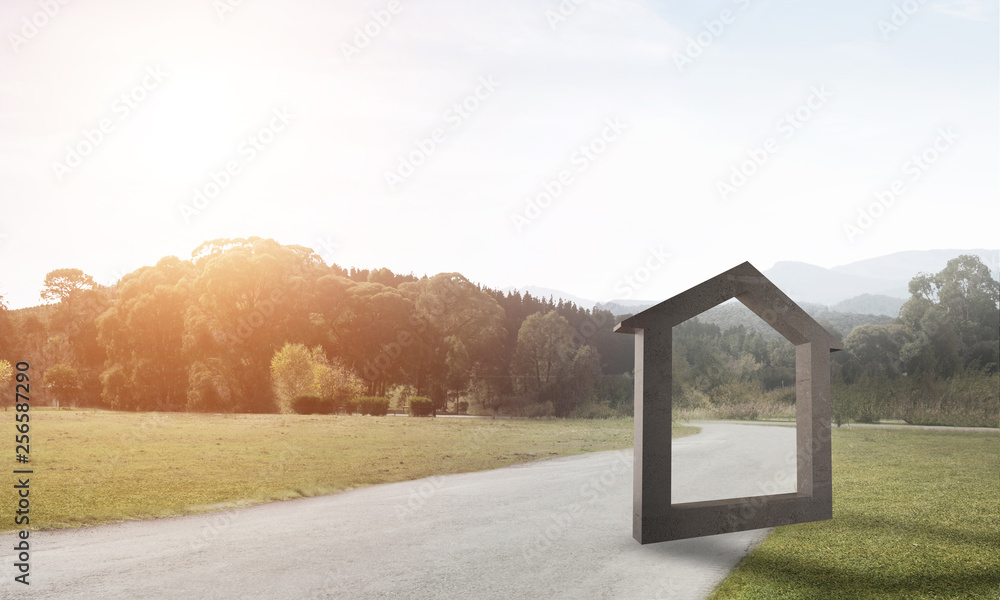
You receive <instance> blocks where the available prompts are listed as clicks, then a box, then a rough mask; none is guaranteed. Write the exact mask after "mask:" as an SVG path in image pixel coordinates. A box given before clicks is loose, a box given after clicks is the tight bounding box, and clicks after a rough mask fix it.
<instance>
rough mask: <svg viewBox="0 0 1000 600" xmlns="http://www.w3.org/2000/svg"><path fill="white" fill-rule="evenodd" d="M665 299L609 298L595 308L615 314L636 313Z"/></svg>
mask: <svg viewBox="0 0 1000 600" xmlns="http://www.w3.org/2000/svg"><path fill="white" fill-rule="evenodd" d="M662 301H663V300H609V301H608V302H598V303H597V305H596V306H595V307H594V308H599V309H601V310H607V311H611V314H613V315H629V314H631V315H634V314H635V313H638V312H642V311H644V310H646V309H647V308H649V307H650V306H654V305H656V304H659V303H660V302H662Z"/></svg>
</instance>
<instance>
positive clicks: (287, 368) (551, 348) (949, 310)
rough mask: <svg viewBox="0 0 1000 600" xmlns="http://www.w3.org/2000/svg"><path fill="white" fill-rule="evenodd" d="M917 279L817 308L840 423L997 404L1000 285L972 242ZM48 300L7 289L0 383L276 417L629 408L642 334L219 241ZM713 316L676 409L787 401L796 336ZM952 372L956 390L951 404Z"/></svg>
mask: <svg viewBox="0 0 1000 600" xmlns="http://www.w3.org/2000/svg"><path fill="white" fill-rule="evenodd" d="M910 292H911V294H912V296H911V298H910V299H909V300H908V301H907V302H906V303H905V304H904V305H903V307H902V308H901V309H900V311H899V316H898V317H897V318H896V319H890V318H887V317H874V316H870V317H866V318H861V317H858V316H857V315H844V314H842V313H832V312H829V311H826V312H824V311H825V307H807V309H809V310H810V312H812V313H813V314H814V316H816V317H817V318H818V320H819V321H820V323H821V324H823V325H824V326H825V327H826V328H827V329H828V330H830V332H831V333H832V334H834V335H835V336H837V337H838V338H840V339H842V340H843V341H844V346H845V351H844V352H838V353H836V354H834V372H833V377H834V382H835V385H836V386H839V387H838V388H837V389H839V390H840V392H839V393H838V394H835V404H836V406H835V412H837V415H838V418H840V419H843V420H851V419H854V420H864V419H869V420H872V419H878V418H904V419H906V418H907V417H910V418H916V417H914V415H916V414H917V413H920V415H923V417H921V418H923V420H925V421H926V420H928V419H929V420H934V418H935V417H934V415H935V414H938V416H940V414H939V413H941V411H942V406H943V404H942V403H944V404H948V402H951V403H952V404H953V405H954V406H959V405H961V406H962V407H963V410H964V409H966V408H969V409H975V410H980V412H982V414H983V415H984V416H983V417H977V419H980V418H992V417H991V415H992V414H993V413H994V412H995V404H996V403H997V400H996V397H995V396H996V381H997V379H996V378H997V362H998V337H1000V309H998V282H997V281H996V280H994V279H992V277H991V276H990V274H989V271H988V269H987V268H986V267H985V266H984V265H982V263H980V262H979V260H978V259H977V258H975V257H972V256H963V257H960V258H958V259H955V260H953V261H951V262H950V263H949V264H948V267H947V268H945V269H944V270H943V271H942V272H941V273H937V274H933V275H931V274H921V275H918V276H917V277H915V278H914V279H913V281H912V282H911V284H910ZM41 297H42V299H43V300H46V301H49V302H50V304H45V305H41V306H37V307H34V308H30V309H22V310H17V311H9V310H7V309H6V308H5V307H4V306H3V302H2V299H0V384H3V385H5V387H6V386H8V385H9V380H10V372H11V365H13V364H15V363H16V362H17V361H21V360H28V361H30V362H31V365H32V371H33V372H34V373H36V376H35V377H36V381H37V378H38V376H39V375H42V377H41V381H40V383H41V384H42V385H41V387H38V386H37V385H36V386H35V388H34V390H33V392H34V396H35V398H36V399H41V400H43V401H46V402H50V403H52V404H62V405H73V406H92V407H106V408H113V409H119V410H140V411H150V410H159V411H184V410H188V411H209V412H276V411H287V410H290V406H289V403H288V398H289V397H290V395H295V394H300V393H303V394H316V395H321V396H322V395H331V394H340V395H345V394H346V395H351V396H367V397H371V396H375V397H385V398H388V399H389V400H390V401H391V402H392V403H393V405H395V406H400V407H402V406H405V403H406V400H407V398H410V397H427V398H430V399H431V401H432V402H433V405H434V407H435V408H436V409H437V410H455V409H456V408H459V407H460V408H461V409H462V410H465V409H468V410H470V411H473V412H480V413H493V414H497V413H501V414H514V415H525V416H583V417H602V416H615V415H622V416H627V415H630V414H631V407H632V374H631V369H632V345H633V339H632V337H631V336H624V335H616V334H613V333H612V327H613V326H614V324H615V323H616V322H617V321H618V320H620V319H621V318H622V317H623V316H624V315H613V314H612V313H611V312H609V311H607V310H600V309H583V308H581V307H578V306H576V305H574V304H572V303H568V302H563V301H562V300H559V301H554V300H553V299H552V298H549V299H545V298H536V297H533V296H531V295H530V294H523V295H522V294H520V293H518V292H507V293H504V292H501V291H499V290H495V289H490V288H486V287H482V286H480V285H477V284H475V283H473V282H470V281H469V280H468V279H466V278H465V277H463V276H462V275H460V274H458V273H440V274H437V275H434V276H431V277H428V276H422V277H416V276H414V275H412V274H409V275H401V274H396V273H392V272H391V271H389V270H388V269H374V270H367V269H355V268H350V269H345V268H342V267H340V266H338V265H327V264H326V263H325V262H324V261H323V260H322V259H321V258H320V257H319V256H318V255H317V254H316V253H315V252H314V251H313V250H311V249H309V248H305V247H302V246H288V245H281V244H278V243H277V242H275V241H273V240H269V239H261V238H248V239H220V240H214V241H211V242H206V243H204V244H202V245H201V246H199V247H198V248H197V249H196V250H195V251H194V252H193V253H192V257H191V259H190V260H181V259H178V258H176V257H167V258H164V259H162V260H160V261H159V262H158V263H157V264H156V265H155V266H152V267H143V268H140V269H138V270H136V271H134V272H132V273H129V274H128V275H125V276H124V277H122V279H121V280H120V281H119V282H117V284H116V285H114V286H111V287H104V286H100V285H98V284H96V283H95V282H94V280H93V279H92V278H91V277H90V276H88V275H86V274H85V273H83V272H81V271H79V270H76V269H60V270H56V271H53V272H51V273H49V274H48V276H47V277H46V279H45V282H44V284H43V289H42V293H41ZM713 315H714V316H713ZM705 319H706V320H702V319H698V318H696V319H692V320H690V321H688V322H686V323H684V324H682V325H680V326H678V328H677V330H676V335H675V336H674V339H675V344H676V345H677V349H676V353H675V356H676V357H677V359H676V360H675V365H674V369H675V376H674V397H675V404H676V406H677V407H678V408H679V409H715V410H716V414H726V415H728V416H742V417H748V418H757V417H760V416H766V414H767V413H768V412H769V411H770V409H769V408H768V407H785V408H787V407H789V406H791V405H792V404H793V403H794V391H793V389H792V388H790V387H789V386H790V385H791V384H792V382H793V381H794V373H795V358H794V350H793V348H792V346H791V344H790V343H789V342H787V341H785V340H784V339H782V338H781V337H780V336H776V335H774V334H773V331H772V332H769V331H768V328H767V326H766V325H764V324H763V322H762V321H760V320H759V319H758V318H757V317H756V316H755V315H753V314H752V313H750V312H749V311H747V310H746V309H745V308H744V307H742V305H739V304H727V305H723V306H720V307H717V308H716V309H714V313H713V314H712V315H709V314H706V315H705ZM708 319H710V320H712V321H716V322H722V323H725V325H724V326H720V325H719V324H716V323H712V322H708ZM834 320H835V321H836V323H833V322H831V321H834ZM859 323H860V324H859ZM840 329H844V330H845V331H841V330H840ZM956 381H960V382H963V383H960V384H955V383H954V382H956ZM900 382H902V383H900ZM903 384H905V385H903ZM956 385H958V387H962V386H964V387H962V389H964V390H965V392H963V393H964V394H965V395H964V396H962V397H963V398H965V400H963V401H962V402H958V401H957V400H954V399H953V400H948V398H953V397H954V398H957V396H955V394H954V393H953V392H952V391H951V390H952V388H954V387H955V386H956ZM879 386H881V387H879ZM887 386H888V387H887ZM893 386H895V387H893ZM876 388H877V389H876ZM907 390H910V391H911V392H912V394H917V393H919V394H920V395H921V398H920V401H919V402H917V401H914V400H913V398H911V397H910V396H911V395H912V394H910V395H907V394H908V393H909V392H907ZM970 390H971V391H970ZM984 393H985V397H984ZM949 394H951V395H950V396H949ZM970 394H971V396H970ZM9 396H12V394H5V397H9ZM838 396H839V397H840V398H842V399H844V400H843V401H840V402H838V400H837V397H838ZM897 397H898V398H897ZM971 397H975V398H974V399H973V400H970V399H969V398H971ZM886 398H889V399H890V400H891V401H890V400H886ZM892 399H895V400H892ZM907 403H909V404H907ZM8 404H9V402H8ZM907 406H908V407H909V409H907ZM945 408H947V407H945ZM727 410H728V411H729V412H728V413H727V412H726V411H727ZM907 410H909V412H908V413H907ZM935 411H937V412H936V413H935ZM778 412H780V410H779V411H778ZM945 412H947V411H945ZM903 413H906V414H903ZM977 414H978V413H977ZM928 415H930V416H929V417H928ZM994 426H995V423H994Z"/></svg>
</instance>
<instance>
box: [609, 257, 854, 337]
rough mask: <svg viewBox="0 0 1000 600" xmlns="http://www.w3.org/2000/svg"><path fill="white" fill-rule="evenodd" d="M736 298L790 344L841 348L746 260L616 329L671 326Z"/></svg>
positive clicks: (625, 330) (634, 329)
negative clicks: (814, 344)
mask: <svg viewBox="0 0 1000 600" xmlns="http://www.w3.org/2000/svg"><path fill="white" fill-rule="evenodd" d="M731 298H736V299H737V300H739V301H740V302H741V303H743V305H744V306H746V307H747V308H749V309H750V310H751V311H753V313H754V314H756V315H757V316H758V317H760V318H761V319H763V320H764V322H765V323H767V324H768V325H770V326H771V327H773V328H774V330H775V331H777V332H778V333H780V334H781V335H782V336H784V337H785V338H786V339H787V340H788V341H790V342H792V344H794V345H796V346H797V345H799V344H804V343H807V342H812V343H819V344H822V345H824V346H826V347H828V348H830V351H831V352H833V351H836V350H842V349H843V346H842V345H841V343H840V342H839V341H837V338H835V337H833V336H832V335H830V333H829V332H827V330H826V329H824V328H823V326H822V325H820V324H819V323H817V322H816V320H815V319H813V318H812V317H810V316H809V315H808V314H807V313H806V311H804V310H802V308H801V307H799V305H797V304H795V303H794V302H792V299H791V298H789V297H788V296H787V295H785V293H784V292H782V291H781V290H780V289H778V286H776V285H774V284H773V283H771V281H770V280H769V279H768V278H767V277H764V275H763V274H762V273H761V272H760V271H758V270H757V269H756V268H754V266H753V265H751V264H750V263H749V262H745V263H743V264H740V265H737V266H735V267H733V268H732V269H729V270H728V271H725V272H723V273H720V274H718V275H716V276H715V277H713V278H711V279H709V280H708V281H704V282H702V283H699V284H698V285H696V286H694V287H692V288H690V289H688V290H686V291H683V292H681V293H679V294H677V295H676V296H674V297H673V298H670V299H667V300H664V301H663V302H660V303H659V304H657V305H655V306H651V307H649V308H647V309H646V310H644V311H642V312H640V313H639V314H636V315H633V316H631V317H629V318H627V319H625V320H624V321H622V322H621V323H619V324H617V325H615V332H617V333H635V332H636V331H638V330H641V329H650V328H662V327H673V326H675V325H679V324H681V323H683V322H684V321H687V320H688V319H690V318H691V317H696V316H698V315H700V314H701V313H703V312H705V311H707V310H709V309H711V308H714V307H716V306H718V305H720V304H722V303H723V302H725V301H726V300H729V299H731Z"/></svg>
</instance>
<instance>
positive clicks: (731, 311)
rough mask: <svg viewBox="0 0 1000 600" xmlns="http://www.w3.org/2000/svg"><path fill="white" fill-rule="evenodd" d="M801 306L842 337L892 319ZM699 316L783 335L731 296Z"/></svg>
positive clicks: (704, 320)
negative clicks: (853, 330)
mask: <svg viewBox="0 0 1000 600" xmlns="http://www.w3.org/2000/svg"><path fill="white" fill-rule="evenodd" d="M799 306H801V307H802V310H804V311H806V312H807V313H809V315H810V316H811V317H812V318H814V319H816V320H817V321H820V322H823V321H826V323H829V325H830V327H831V328H832V330H831V331H830V333H832V334H834V335H838V336H840V337H842V338H843V337H846V336H847V334H849V333H850V332H851V330H852V329H854V328H855V327H857V326H858V325H868V324H872V325H886V324H888V323H890V322H892V317H888V316H885V315H873V314H855V313H842V312H835V311H832V310H830V309H829V308H827V307H826V306H823V305H821V304H811V303H808V302H800V303H799ZM698 320H699V321H701V322H702V323H712V324H715V325H718V326H719V328H720V329H722V330H723V331H725V330H726V329H729V328H730V327H739V326H740V325H743V326H744V327H746V328H747V329H753V330H756V331H758V332H759V333H760V334H761V335H763V336H764V337H765V338H773V339H778V338H780V337H781V335H780V334H779V333H778V332H777V331H775V330H774V329H771V326H770V325H768V324H767V323H765V322H764V321H763V319H761V318H760V317H758V316H757V315H755V314H754V313H753V312H751V310H750V309H749V308H747V307H746V306H743V304H741V303H740V302H739V301H738V300H730V301H729V302H725V303H723V304H720V305H719V306H716V307H715V308H712V309H709V310H707V311H705V312H703V313H701V314H700V315H698Z"/></svg>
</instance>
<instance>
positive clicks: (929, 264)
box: [832, 248, 1000, 297]
mask: <svg viewBox="0 0 1000 600" xmlns="http://www.w3.org/2000/svg"><path fill="white" fill-rule="evenodd" d="M962 254H974V255H976V256H978V257H979V259H980V260H981V261H983V263H985V264H986V266H988V267H989V268H990V271H991V272H992V273H993V277H994V278H997V277H998V274H1000V251H998V250H984V249H981V248H980V249H977V250H909V251H906V252H896V253H893V254H887V255H886V256H879V257H876V258H869V259H867V260H859V261H857V262H853V263H850V264H846V265H841V266H839V267H834V268H833V269H832V270H833V271H837V272H838V273H844V274H847V275H857V276H859V277H868V278H873V279H895V280H899V279H905V280H907V281H909V280H910V279H912V278H913V276H914V275H916V274H917V273H937V272H938V271H940V270H941V269H943V268H945V266H947V265H948V261H949V260H951V259H953V258H956V257H958V256H960V255H962ZM909 295H910V294H909V293H907V294H906V296H907V297H909Z"/></svg>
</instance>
